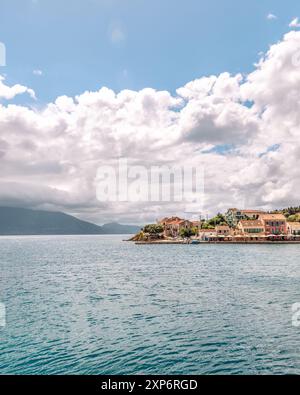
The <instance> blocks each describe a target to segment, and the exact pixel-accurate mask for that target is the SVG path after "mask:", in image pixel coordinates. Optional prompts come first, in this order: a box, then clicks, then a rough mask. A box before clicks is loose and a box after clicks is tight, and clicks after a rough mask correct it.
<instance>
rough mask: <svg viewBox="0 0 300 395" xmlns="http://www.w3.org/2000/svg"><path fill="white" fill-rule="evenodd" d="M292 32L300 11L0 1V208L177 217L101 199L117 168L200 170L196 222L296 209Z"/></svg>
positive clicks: (290, 6)
mask: <svg viewBox="0 0 300 395" xmlns="http://www.w3.org/2000/svg"><path fill="white" fill-rule="evenodd" d="M298 18H299V19H298ZM299 21H300V3H299V2H298V1H296V0H287V1H285V2H282V1H276V0H275V1H274V0H272V1H268V0H265V1H262V0H260V1H259V0H256V1H252V2H241V1H237V0H228V1H226V2H224V1H220V0H218V1H217V0H210V1H199V0H186V1H184V2H183V1H174V0H172V1H171V0H164V1H158V0H152V1H151V2H149V1H144V0H85V1H83V0H72V1H71V0H66V1H63V2H61V1H57V0H52V1H48V0H23V1H18V0H0V43H3V44H4V45H5V47H6V65H5V66H1V67H0V76H1V77H0V78H1V80H0V162H1V169H0V204H3V205H4V204H6V205H15V206H21V207H30V208H42V209H51V210H62V211H65V212H68V213H70V214H74V215H77V216H78V217H80V218H83V219H87V220H91V221H93V222H96V223H103V222H107V221H110V220H114V221H119V222H122V223H126V222H127V223H128V222H131V223H143V222H146V221H154V220H155V219H156V218H159V217H161V216H164V215H165V214H170V215H171V214H174V215H175V214H177V215H182V216H183V215H185V214H186V213H185V212H184V207H183V206H181V205H180V204H174V203H166V204H158V203H156V204H153V203H151V202H148V203H142V202H139V203H134V204H133V203H126V204H125V203H123V204H120V203H114V204H112V203H110V204H108V203H106V204H103V203H101V202H99V201H97V198H96V196H95V186H94V185H95V177H96V172H97V167H98V166H100V165H103V164H108V163H109V164H112V165H113V164H115V163H116V162H117V160H118V158H120V157H122V158H127V159H128V160H129V161H131V162H133V163H135V164H140V165H145V164H146V163H147V164H151V165H152V164H168V165H172V164H174V163H177V164H178V163H179V164H181V165H182V166H184V164H185V163H186V161H187V158H188V159H189V163H191V164H192V165H193V166H194V165H195V166H198V167H199V168H200V167H201V168H202V169H204V173H205V202H204V204H203V207H202V208H201V212H202V214H204V213H207V214H209V215H212V214H213V213H215V212H217V211H222V210H226V208H228V207H231V206H238V207H240V208H245V207H247V206H251V207H255V208H274V207H284V206H285V205H292V204H297V205H298V204H299V200H298V197H299V192H300V188H299V186H298V185H300V183H299V179H300V174H299V173H300V172H299V171H298V159H297V158H298V157H299V153H300V143H299V142H298V141H300V140H299V131H298V124H299V122H298V121H299V120H298V113H300V112H299V110H300V108H299V107H300V93H298V92H300V89H299V88H300V67H299V63H300V55H299V53H298V51H299V50H300V31H299V30H300V22H299ZM0 48H1V46H0ZM0 55H1V54H0ZM0 63H1V62H0ZM297 84H299V86H298V85H297ZM297 155H298V156H297ZM199 211H200V210H199Z"/></svg>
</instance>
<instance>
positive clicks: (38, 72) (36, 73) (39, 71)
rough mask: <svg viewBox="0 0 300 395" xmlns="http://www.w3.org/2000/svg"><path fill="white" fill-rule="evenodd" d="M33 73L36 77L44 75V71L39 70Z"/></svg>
mask: <svg viewBox="0 0 300 395" xmlns="http://www.w3.org/2000/svg"><path fill="white" fill-rule="evenodd" d="M32 73H33V74H34V75H37V76H42V75H43V71H42V70H39V69H35V70H33V72H32Z"/></svg>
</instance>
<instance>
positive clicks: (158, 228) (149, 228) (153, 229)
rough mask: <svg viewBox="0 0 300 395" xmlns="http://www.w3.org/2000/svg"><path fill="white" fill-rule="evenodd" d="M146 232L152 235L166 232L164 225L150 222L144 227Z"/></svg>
mask: <svg viewBox="0 0 300 395" xmlns="http://www.w3.org/2000/svg"><path fill="white" fill-rule="evenodd" d="M144 232H145V233H149V234H151V235H159V234H161V233H163V232H164V228H163V226H162V225H157V224H150V225H146V226H145V227H144Z"/></svg>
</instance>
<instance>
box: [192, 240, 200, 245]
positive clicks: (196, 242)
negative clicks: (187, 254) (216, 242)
mask: <svg viewBox="0 0 300 395" xmlns="http://www.w3.org/2000/svg"><path fill="white" fill-rule="evenodd" d="M190 244H200V240H191V242H190Z"/></svg>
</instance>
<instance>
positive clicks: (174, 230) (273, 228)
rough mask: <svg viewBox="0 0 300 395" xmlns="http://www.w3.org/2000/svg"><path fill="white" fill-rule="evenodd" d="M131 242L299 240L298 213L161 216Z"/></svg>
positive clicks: (232, 211) (299, 225)
mask: <svg viewBox="0 0 300 395" xmlns="http://www.w3.org/2000/svg"><path fill="white" fill-rule="evenodd" d="M132 240H133V241H135V242H137V243H139V244H144V243H171V244H181V243H191V244H200V243H276V242H277V243H287V242H289V243H300V213H297V214H296V215H293V216H288V215H286V214H283V213H280V212H273V213H269V212H264V211H261V210H239V209H236V208H231V209H229V210H228V211H227V212H226V214H224V215H222V214H218V215H217V216H216V217H214V218H212V219H211V220H208V219H207V220H203V219H201V218H199V220H197V221H193V220H187V219H183V218H179V217H176V216H175V217H170V218H163V219H161V220H158V221H157V224H154V225H147V226H145V227H144V228H143V230H142V231H141V232H140V233H139V234H138V235H136V236H135V237H134V238H133V239H132Z"/></svg>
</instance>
